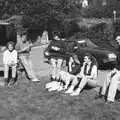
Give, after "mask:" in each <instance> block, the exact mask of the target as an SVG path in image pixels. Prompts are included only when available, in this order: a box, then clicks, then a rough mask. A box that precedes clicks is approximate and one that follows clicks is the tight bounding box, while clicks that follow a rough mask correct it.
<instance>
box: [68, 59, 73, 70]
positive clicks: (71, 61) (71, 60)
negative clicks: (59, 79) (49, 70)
mask: <svg viewBox="0 0 120 120" xmlns="http://www.w3.org/2000/svg"><path fill="white" fill-rule="evenodd" d="M72 63H73V58H72V57H70V59H69V72H72Z"/></svg>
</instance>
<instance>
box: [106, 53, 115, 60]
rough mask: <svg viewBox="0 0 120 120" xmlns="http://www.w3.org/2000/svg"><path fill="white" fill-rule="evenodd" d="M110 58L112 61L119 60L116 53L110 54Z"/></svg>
mask: <svg viewBox="0 0 120 120" xmlns="http://www.w3.org/2000/svg"><path fill="white" fill-rule="evenodd" d="M108 58H110V59H117V56H116V54H114V53H110V54H108Z"/></svg>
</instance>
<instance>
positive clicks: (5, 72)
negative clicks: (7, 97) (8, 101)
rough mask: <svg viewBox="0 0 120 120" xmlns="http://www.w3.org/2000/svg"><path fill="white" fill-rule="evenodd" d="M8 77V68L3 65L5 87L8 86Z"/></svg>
mask: <svg viewBox="0 0 120 120" xmlns="http://www.w3.org/2000/svg"><path fill="white" fill-rule="evenodd" d="M8 76H9V66H8V65H4V79H5V86H7V85H8V82H9V80H8Z"/></svg>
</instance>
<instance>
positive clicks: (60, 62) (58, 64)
mask: <svg viewBox="0 0 120 120" xmlns="http://www.w3.org/2000/svg"><path fill="white" fill-rule="evenodd" d="M62 63H63V59H61V58H59V59H58V60H57V71H56V72H57V73H56V79H57V80H59V72H60V71H61V67H62Z"/></svg>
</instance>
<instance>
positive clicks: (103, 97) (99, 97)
mask: <svg viewBox="0 0 120 120" xmlns="http://www.w3.org/2000/svg"><path fill="white" fill-rule="evenodd" d="M97 99H105V96H104V95H101V94H99V95H96V96H95V100H97Z"/></svg>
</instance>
